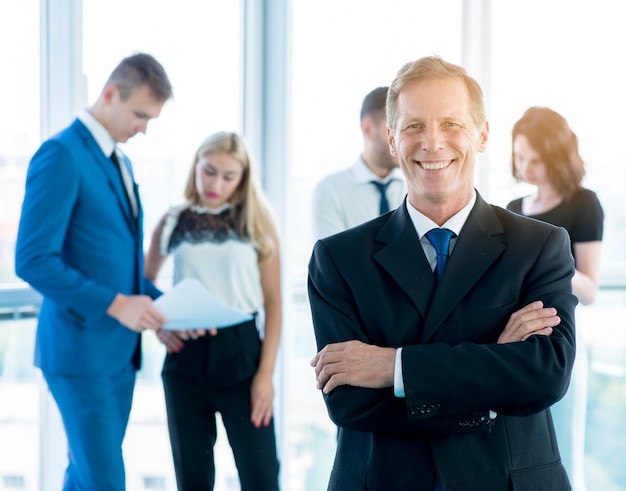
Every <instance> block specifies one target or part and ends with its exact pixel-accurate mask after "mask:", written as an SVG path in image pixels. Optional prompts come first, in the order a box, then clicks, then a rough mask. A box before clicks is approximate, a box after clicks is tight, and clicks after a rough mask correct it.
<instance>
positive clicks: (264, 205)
mask: <svg viewBox="0 0 626 491" xmlns="http://www.w3.org/2000/svg"><path fill="white" fill-rule="evenodd" d="M218 153H221V154H226V155H229V156H230V157H232V158H234V159H235V160H236V161H237V162H239V163H240V164H241V165H242V166H243V174H242V176H241V181H240V182H239V185H238V186H237V189H235V192H234V193H233V195H232V196H231V197H230V199H229V203H230V205H231V210H230V212H231V215H232V216H233V218H234V220H235V223H236V232H237V233H238V234H239V236H241V237H247V238H249V239H250V240H251V241H252V243H253V244H254V246H255V247H256V248H257V251H258V254H259V262H264V261H266V260H268V259H269V258H271V257H272V256H273V254H275V253H276V250H277V246H278V244H277V243H276V240H277V239H276V228H275V225H274V219H273V216H272V212H271V209H270V207H269V204H268V202H267V200H266V198H265V196H264V194H263V192H262V191H261V190H260V189H258V188H257V186H256V182H255V180H254V176H253V172H252V158H251V155H250V151H249V150H248V148H247V145H246V143H245V142H244V140H243V138H242V137H241V136H240V135H238V134H237V133H228V132H225V131H220V132H218V133H214V134H212V135H210V136H209V137H207V138H206V139H205V140H204V141H203V142H202V143H201V144H200V146H199V147H198V150H196V154H195V156H194V159H193V163H192V165H191V169H190V171H189V177H188V179H187V184H186V186H185V192H184V196H185V199H187V201H188V202H189V203H190V204H192V205H198V204H200V195H199V193H198V190H197V188H196V164H197V163H198V160H199V159H200V158H202V157H206V156H207V155H211V154H218Z"/></svg>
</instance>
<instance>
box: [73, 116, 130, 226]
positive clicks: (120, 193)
mask: <svg viewBox="0 0 626 491" xmlns="http://www.w3.org/2000/svg"><path fill="white" fill-rule="evenodd" d="M74 126H75V128H76V131H77V133H78V135H79V137H80V138H81V140H82V141H83V143H84V145H85V148H86V149H87V151H88V152H89V153H90V154H91V155H92V157H93V160H94V162H95V163H96V164H97V165H98V166H99V167H100V168H101V169H102V172H104V174H105V175H106V178H107V181H108V185H109V187H111V189H112V190H113V192H114V193H115V197H116V199H117V202H118V204H119V206H120V208H121V209H122V212H123V214H124V217H125V219H126V221H127V223H128V226H129V227H130V229H131V230H132V231H133V232H134V233H135V232H137V222H136V221H135V218H134V217H133V214H132V210H131V209H130V206H129V203H128V198H127V197H126V190H125V189H124V184H123V182H122V180H121V179H120V175H119V171H118V170H117V169H115V164H114V163H113V161H112V160H111V159H110V158H108V157H107V156H106V155H104V153H102V149H101V148H100V147H99V146H98V143H97V142H96V140H95V139H94V138H93V136H92V135H91V133H90V132H89V130H88V129H87V128H86V127H85V125H83V124H82V123H81V122H80V120H76V122H75V123H74ZM133 185H134V186H135V188H136V185H135V184H134V179H133ZM135 196H138V194H137V193H135ZM138 206H139V204H138Z"/></svg>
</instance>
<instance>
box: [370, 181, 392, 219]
mask: <svg viewBox="0 0 626 491" xmlns="http://www.w3.org/2000/svg"><path fill="white" fill-rule="evenodd" d="M370 182H371V183H372V184H373V185H374V186H376V188H378V191H379V192H380V211H379V213H380V214H381V215H382V214H383V213H387V212H388V211H389V201H387V187H388V186H389V184H391V180H389V181H387V182H385V183H382V182H380V181H370Z"/></svg>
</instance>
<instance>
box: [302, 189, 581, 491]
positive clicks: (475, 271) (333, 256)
mask: <svg viewBox="0 0 626 491" xmlns="http://www.w3.org/2000/svg"><path fill="white" fill-rule="evenodd" d="M418 240H419V239H418V237H417V234H416V232H415V228H414V227H413V224H412V222H411V219H410V217H409V215H408V212H407V210H406V207H405V206H401V207H400V208H398V209H397V210H396V211H394V212H393V213H389V214H386V215H383V216H382V217H380V218H377V219H375V220H372V221H370V222H367V223H365V224H364V225H361V226H359V227H356V228H353V229H350V230H348V231H345V232H343V233H340V234H337V235H334V236H332V237H329V238H326V239H324V240H321V241H318V242H317V244H316V246H315V249H314V252H313V255H312V258H311V262H310V265H309V298H310V302H311V308H312V313H313V323H314V326H315V334H316V338H317V347H318V349H322V348H323V347H324V346H326V345H327V344H329V343H335V342H339V341H346V340H350V339H358V340H361V341H363V342H365V343H368V344H374V345H377V346H390V347H399V346H402V347H403V351H402V370H403V375H404V389H405V393H406V397H405V398H403V399H401V398H397V397H395V396H394V393H393V389H392V388H385V389H365V388H360V387H352V386H348V385H342V386H339V387H337V388H336V389H335V390H333V391H332V392H331V393H330V394H328V395H325V396H324V397H325V401H326V405H327V408H328V412H329V414H330V416H331V418H332V419H333V421H334V422H335V423H336V424H337V425H338V426H339V427H340V433H339V441H338V447H337V454H336V457H335V464H334V468H333V472H332V475H331V479H330V485H329V490H341V491H364V490H365V489H367V490H387V489H393V490H394V491H401V490H407V491H408V490H410V491H432V489H433V478H434V475H435V473H437V475H438V476H439V478H440V480H441V484H442V489H444V490H450V491H452V490H454V491H475V490H481V491H503V490H509V489H511V490H512V489H515V490H520V491H566V490H569V489H570V487H569V483H568V479H567V476H566V474H565V470H564V468H563V466H562V465H561V461H560V456H559V452H558V447H557V443H556V439H555V435H554V429H553V425H552V420H551V416H550V412H549V410H548V407H549V406H550V405H551V404H553V403H554V402H556V401H557V400H558V399H560V398H561V397H562V396H563V395H564V394H565V391H566V389H567V385H568V381H569V377H570V372H571V368H572V365H573V362H574V352H575V350H574V307H575V305H576V297H574V296H573V295H572V293H571V280H572V276H573V274H574V261H573V258H572V254H571V252H570V248H569V238H568V235H567V232H566V231H565V230H564V229H562V228H557V227H554V226H552V225H548V224H545V223H541V222H538V221H536V220H530V219H527V218H524V217H520V216H517V215H514V214H512V213H510V212H508V211H505V210H502V209H501V208H498V207H495V206H490V205H489V204H487V203H485V201H483V199H482V198H481V197H480V196H478V197H477V200H476V204H475V206H474V208H473V209H472V211H471V213H470V215H469V217H468V219H467V221H466V223H465V225H464V226H463V229H462V230H461V233H460V234H459V238H458V240H457V243H456V245H455V248H454V251H453V253H452V255H451V256H450V259H449V260H448V263H447V267H446V270H445V272H444V276H443V278H442V280H441V282H440V283H439V286H438V287H437V288H435V280H434V276H433V273H432V271H431V269H430V266H429V264H428V260H427V259H426V256H425V255H424V252H423V249H422V248H421V246H420V244H419V242H418ZM535 300H543V302H544V304H545V305H546V306H550V307H555V308H556V310H557V312H558V315H559V316H560V317H561V319H562V322H561V324H560V325H559V326H557V327H556V328H555V329H554V333H553V334H552V335H551V336H531V337H530V338H529V339H528V340H527V341H523V342H517V343H509V344H496V341H497V339H498V336H499V334H500V333H501V332H502V330H503V329H504V326H505V325H506V323H507V320H508V319H509V316H510V315H511V314H512V313H513V312H515V311H516V310H518V309H520V308H522V307H523V306H525V305H527V304H529V303H530V302H533V301H535ZM489 410H494V411H497V413H498V416H497V418H496V419H495V420H491V419H490V418H489Z"/></svg>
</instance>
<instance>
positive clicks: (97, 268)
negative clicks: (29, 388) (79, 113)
mask: <svg viewBox="0 0 626 491" xmlns="http://www.w3.org/2000/svg"><path fill="white" fill-rule="evenodd" d="M135 195H136V196H137V201H138V208H139V212H138V216H137V219H135V218H133V216H132V212H131V210H130V208H129V205H128V202H127V199H126V196H125V191H124V188H123V184H122V182H121V179H120V177H119V173H118V171H117V169H116V168H115V165H114V164H113V162H112V161H111V160H110V158H108V157H107V156H105V155H104V154H103V153H102V150H101V149H100V147H99V146H98V144H97V143H96V141H95V140H94V138H93V137H92V135H91V133H90V132H89V131H88V130H87V128H86V127H85V126H84V125H83V123H81V122H80V121H79V120H75V121H74V123H73V124H72V125H71V126H70V127H68V128H67V129H65V130H64V131H62V132H61V133H59V134H58V135H56V136H54V137H52V138H50V139H49V140H47V141H46V142H44V143H43V144H42V146H41V147H40V148H39V150H38V151H37V153H36V154H35V155H34V157H33V158H32V160H31V162H30V165H29V168H28V175H27V179H26V194H25V197H24V203H23V206H22V216H21V219H20V225H19V231H18V237H17V244H16V261H15V267H16V272H17V274H18V276H20V277H21V278H22V279H24V281H26V282H28V283H29V284H30V285H31V286H32V287H33V288H34V289H35V290H37V291H39V292H40V293H41V294H42V295H43V297H44V300H43V303H42V306H41V312H40V315H39V325H38V329H37V340H36V350H35V364H36V365H37V366H39V367H40V368H41V369H42V370H43V371H44V372H47V373H52V374H83V375H89V374H109V373H114V372H116V371H118V370H119V369H120V368H121V367H123V366H126V365H127V364H128V363H129V361H130V360H134V362H135V366H136V367H138V365H139V357H138V356H137V354H138V352H137V349H138V342H139V334H137V333H135V332H133V331H131V330H129V329H127V328H126V327H124V326H122V325H121V324H120V323H119V322H117V321H116V320H115V319H113V318H112V317H110V316H108V315H107V314H106V310H107V308H108V307H109V305H110V304H111V302H112V301H113V299H114V298H115V296H116V294H117V293H124V294H129V295H130V294H147V295H150V296H151V297H152V298H156V297H157V296H158V295H159V294H160V292H159V290H158V289H157V288H156V287H155V286H154V285H153V284H152V283H151V282H150V281H148V280H146V279H145V278H144V277H143V247H142V241H143V237H142V211H141V203H140V202H139V195H138V193H137V186H136V185H135Z"/></svg>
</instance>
